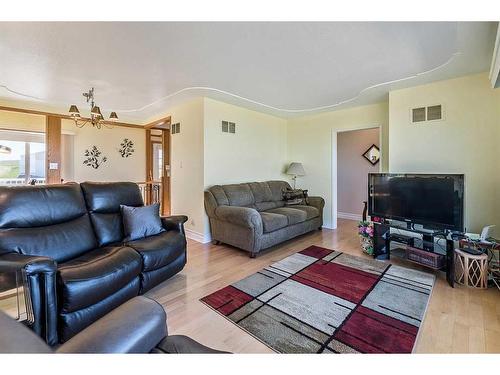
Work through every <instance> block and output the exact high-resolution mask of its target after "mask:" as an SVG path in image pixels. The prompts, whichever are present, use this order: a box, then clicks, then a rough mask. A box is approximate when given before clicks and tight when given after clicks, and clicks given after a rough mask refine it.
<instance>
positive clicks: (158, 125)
mask: <svg viewBox="0 0 500 375" xmlns="http://www.w3.org/2000/svg"><path fill="white" fill-rule="evenodd" d="M171 121H172V118H171V116H167V117H163V118H160V119H158V120H155V121H152V122H150V123H148V124H146V125H144V127H145V128H146V129H161V130H165V128H162V126H165V125H170V123H171Z"/></svg>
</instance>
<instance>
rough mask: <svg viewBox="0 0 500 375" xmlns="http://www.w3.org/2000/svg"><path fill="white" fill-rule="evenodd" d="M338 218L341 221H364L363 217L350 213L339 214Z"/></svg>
mask: <svg viewBox="0 0 500 375" xmlns="http://www.w3.org/2000/svg"><path fill="white" fill-rule="evenodd" d="M337 217H338V218H339V219H347V220H356V221H361V220H362V219H363V215H358V214H351V213H348V212H337Z"/></svg>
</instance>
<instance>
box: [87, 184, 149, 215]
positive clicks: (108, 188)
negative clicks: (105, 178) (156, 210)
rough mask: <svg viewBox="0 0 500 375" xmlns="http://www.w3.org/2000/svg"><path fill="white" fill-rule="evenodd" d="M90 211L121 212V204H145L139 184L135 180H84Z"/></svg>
mask: <svg viewBox="0 0 500 375" xmlns="http://www.w3.org/2000/svg"><path fill="white" fill-rule="evenodd" d="M80 186H81V187H82V190H83V194H84V196H85V202H86V203H87V208H88V209H89V211H93V212H99V213H119V212H120V205H122V204H123V205H126V206H143V205H144V201H143V200H142V195H141V191H140V189H139V186H138V185H137V184H136V183H133V182H82V183H81V184H80Z"/></svg>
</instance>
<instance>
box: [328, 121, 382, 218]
mask: <svg viewBox="0 0 500 375" xmlns="http://www.w3.org/2000/svg"><path fill="white" fill-rule="evenodd" d="M379 132H380V129H379V128H374V129H363V130H352V131H346V132H339V133H337V184H338V190H337V204H338V211H337V212H342V213H349V214H354V215H361V214H362V213H363V201H366V200H367V199H368V173H376V172H379V168H380V161H379V162H378V163H377V164H376V165H374V166H372V165H371V163H370V162H369V161H368V160H366V159H365V158H364V157H363V153H364V152H365V151H366V150H367V149H368V148H369V147H370V146H371V145H372V144H375V145H376V146H377V147H379V148H380V144H379V143H380V138H379Z"/></svg>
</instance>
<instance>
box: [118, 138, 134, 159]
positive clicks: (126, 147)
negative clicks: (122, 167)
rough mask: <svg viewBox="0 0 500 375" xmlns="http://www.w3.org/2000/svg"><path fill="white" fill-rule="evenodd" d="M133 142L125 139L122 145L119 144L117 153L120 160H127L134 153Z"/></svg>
mask: <svg viewBox="0 0 500 375" xmlns="http://www.w3.org/2000/svg"><path fill="white" fill-rule="evenodd" d="M134 151H135V150H134V142H133V141H131V140H130V139H128V138H125V139H124V140H123V142H122V143H120V148H119V149H118V152H119V153H120V155H121V156H122V158H128V157H129V156H131V155H132V154H133V153H134Z"/></svg>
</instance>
